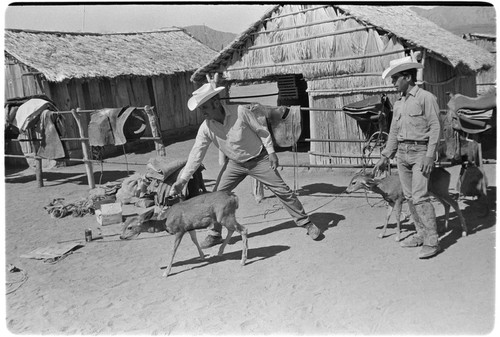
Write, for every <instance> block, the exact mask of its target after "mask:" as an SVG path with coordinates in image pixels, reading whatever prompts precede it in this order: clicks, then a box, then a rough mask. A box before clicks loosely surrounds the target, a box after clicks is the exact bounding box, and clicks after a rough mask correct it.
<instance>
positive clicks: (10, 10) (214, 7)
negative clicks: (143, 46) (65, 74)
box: [3, 1, 272, 33]
mask: <svg viewBox="0 0 500 337" xmlns="http://www.w3.org/2000/svg"><path fill="white" fill-rule="evenodd" d="M65 3H66V4H67V3H68V2H65ZM207 3H208V4H207V5H188V4H179V2H176V4H175V5H174V4H169V3H168V2H162V4H160V5H157V4H153V5H151V2H149V4H144V3H142V4H141V3H140V2H133V3H131V4H126V5H90V4H88V3H87V4H86V2H85V1H79V2H74V5H73V4H71V5H69V6H64V5H56V6H45V5H36V6H6V5H4V6H3V8H4V17H5V21H4V27H5V28H16V29H31V30H52V31H73V32H99V33H103V32H108V33H109V32H130V31H148V30H156V29H160V28H165V27H172V26H177V27H184V26H190V25H203V24H204V25H206V26H208V27H210V28H212V29H215V30H219V31H223V32H231V33H241V32H243V31H244V30H246V29H247V28H248V27H249V26H250V25H251V24H252V23H254V22H255V21H257V20H259V19H260V18H261V17H262V15H263V14H264V13H265V12H266V11H267V10H268V9H270V8H272V5H248V3H247V4H245V5H223V4H221V3H217V2H207Z"/></svg>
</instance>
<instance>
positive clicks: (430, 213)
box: [415, 201, 440, 259]
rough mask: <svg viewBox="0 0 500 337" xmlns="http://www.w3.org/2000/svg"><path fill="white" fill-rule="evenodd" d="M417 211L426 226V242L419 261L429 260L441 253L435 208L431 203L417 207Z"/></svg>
mask: <svg viewBox="0 0 500 337" xmlns="http://www.w3.org/2000/svg"><path fill="white" fill-rule="evenodd" d="M415 209H416V211H417V213H418V215H419V217H420V219H421V220H422V225H423V226H424V234H425V235H424V241H423V246H422V249H421V250H420V253H419V254H418V258H419V259H427V258H429V257H432V256H434V255H436V254H437V253H439V251H440V247H439V238H438V233H437V225H436V213H435V211H434V206H432V204H431V203H430V202H429V201H426V202H423V203H421V204H418V205H415Z"/></svg>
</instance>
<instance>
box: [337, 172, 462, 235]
mask: <svg viewBox="0 0 500 337" xmlns="http://www.w3.org/2000/svg"><path fill="white" fill-rule="evenodd" d="M428 186H429V187H428V188H429V193H430V194H431V195H432V196H433V197H435V198H436V199H437V200H439V202H441V203H442V204H443V206H444V211H445V228H446V229H448V219H449V215H450V206H451V207H453V209H455V212H457V215H458V218H459V220H460V224H461V226H462V236H467V225H466V223H465V219H464V217H463V215H462V211H461V210H460V207H459V206H458V203H457V202H456V201H455V200H454V199H453V198H452V197H451V195H450V193H449V186H450V173H449V172H448V171H446V170H445V169H444V168H442V167H437V168H434V170H432V172H431V174H430V177H429V185H428ZM359 189H365V190H369V191H372V192H375V193H378V194H380V195H381V196H382V198H383V199H384V200H385V201H387V203H388V206H387V214H386V218H385V223H384V227H383V228H382V231H381V232H380V234H379V235H378V237H379V238H383V237H385V232H386V229H387V224H388V222H389V218H390V217H391V214H392V211H393V209H395V210H396V225H397V231H396V238H395V240H396V241H400V240H401V220H400V217H401V209H402V206H403V202H404V201H405V200H406V199H405V197H404V194H403V189H402V187H401V182H400V180H399V176H398V175H389V176H387V177H385V178H382V179H375V178H373V176H372V175H371V174H368V173H365V172H364V171H362V172H358V173H356V174H355V175H354V177H353V178H352V179H351V182H350V183H349V186H347V188H346V193H352V192H354V191H357V190H359ZM408 206H409V208H410V210H412V213H414V208H413V207H414V206H413V205H412V204H411V202H409V203H408Z"/></svg>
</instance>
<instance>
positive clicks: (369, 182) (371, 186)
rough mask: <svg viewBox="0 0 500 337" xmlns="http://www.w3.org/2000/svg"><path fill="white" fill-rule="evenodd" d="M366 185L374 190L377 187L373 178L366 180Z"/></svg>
mask: <svg viewBox="0 0 500 337" xmlns="http://www.w3.org/2000/svg"><path fill="white" fill-rule="evenodd" d="M366 185H367V186H368V187H369V188H373V187H374V186H375V185H377V182H376V181H375V179H373V178H368V179H366Z"/></svg>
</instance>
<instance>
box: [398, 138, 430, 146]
mask: <svg viewBox="0 0 500 337" xmlns="http://www.w3.org/2000/svg"><path fill="white" fill-rule="evenodd" d="M427 143H428V141H427V140H410V139H405V140H400V141H399V144H413V145H427Z"/></svg>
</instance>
